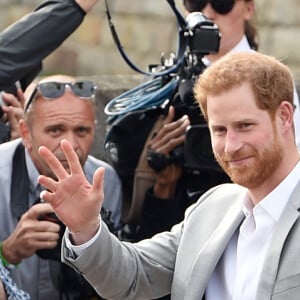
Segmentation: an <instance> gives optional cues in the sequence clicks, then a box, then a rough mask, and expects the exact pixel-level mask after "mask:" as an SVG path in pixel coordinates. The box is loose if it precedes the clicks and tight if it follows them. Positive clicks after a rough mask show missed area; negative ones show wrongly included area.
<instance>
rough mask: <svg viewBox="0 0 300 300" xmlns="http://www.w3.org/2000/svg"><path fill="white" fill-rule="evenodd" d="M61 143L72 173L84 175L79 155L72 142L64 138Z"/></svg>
mask: <svg viewBox="0 0 300 300" xmlns="http://www.w3.org/2000/svg"><path fill="white" fill-rule="evenodd" d="M60 145H61V148H62V150H63V152H64V155H65V157H66V158H67V161H68V164H69V167H70V170H71V173H72V174H82V175H84V173H83V170H82V166H81V164H80V161H79V158H78V155H77V154H76V152H75V151H74V149H73V147H72V145H71V143H70V142H69V141H67V140H62V141H61V143H60Z"/></svg>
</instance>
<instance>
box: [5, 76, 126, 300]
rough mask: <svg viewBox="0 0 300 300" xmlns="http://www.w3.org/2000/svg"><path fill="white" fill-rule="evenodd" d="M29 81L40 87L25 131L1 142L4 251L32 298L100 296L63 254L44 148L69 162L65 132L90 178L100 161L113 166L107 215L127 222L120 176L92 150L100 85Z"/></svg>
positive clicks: (27, 106) (30, 104) (108, 174)
mask: <svg viewBox="0 0 300 300" xmlns="http://www.w3.org/2000/svg"><path fill="white" fill-rule="evenodd" d="M29 88H30V89H33V90H32V92H31V93H30V94H31V96H30V97H29V100H28V101H27V103H26V104H25V109H24V117H23V119H21V120H20V122H19V131H20V135H21V139H17V140H14V141H10V142H7V143H3V144H2V145H0V157H1V160H0V168H1V174H0V191H1V206H0V227H1V232H0V241H1V247H0V250H1V251H0V254H1V255H0V258H1V260H2V262H3V263H4V264H5V266H6V267H8V268H12V270H11V275H12V278H13V279H14V280H15V281H16V283H17V285H18V287H19V288H21V289H23V290H25V291H26V292H28V293H29V294H30V297H31V299H32V300H34V299H43V300H47V299H51V300H53V299H82V300H83V299H91V298H92V297H98V296H97V294H96V293H95V291H94V290H91V291H90V290H89V289H88V286H86V285H84V284H82V282H83V280H84V279H83V278H80V280H81V281H79V279H78V281H77V282H76V283H75V282H74V278H76V277H74V276H73V277H72V276H71V275H70V273H67V271H66V272H65V270H66V267H67V266H66V265H64V264H62V263H61V262H60V241H61V238H62V234H63V232H64V227H62V226H61V224H60V223H59V222H57V219H56V218H55V215H52V212H53V211H52V208H51V207H50V205H48V204H47V203H41V201H40V200H39V193H40V191H41V186H40V185H38V183H37V178H38V176H39V174H45V175H46V174H48V176H54V175H53V174H52V173H51V171H50V169H49V168H48V167H47V166H46V164H45V163H44V162H43V161H42V159H41V157H40V156H39V154H38V152H37V149H38V148H39V146H40V145H45V144H46V145H48V147H50V149H51V151H52V152H53V153H54V154H55V155H56V157H58V158H59V159H60V161H61V162H62V163H63V162H64V161H65V158H64V155H63V153H62V152H61V150H60V147H59V145H60V141H61V139H63V138H64V139H67V140H69V141H70V142H71V143H72V145H73V147H74V148H75V149H76V153H77V155H78V157H79V159H80V161H81V164H82V166H83V167H84V170H85V174H86V175H87V176H88V178H89V180H91V181H92V180H93V175H94V172H95V170H96V169H97V168H98V167H99V166H103V167H105V169H106V181H107V182H106V184H105V187H104V189H105V199H106V200H105V204H104V207H105V210H104V211H101V216H102V217H104V218H106V220H108V221H110V222H113V223H114V224H115V225H116V226H118V224H119V223H120V217H121V201H122V200H121V185H120V180H119V178H118V176H117V174H116V173H115V171H114V170H113V169H112V168H111V166H109V165H108V164H107V163H105V162H103V161H101V160H98V159H96V158H94V157H92V156H90V155H89V151H90V149H91V146H92V143H93V140H94V133H95V125H96V120H95V106H94V95H95V88H96V87H95V85H94V83H93V82H91V81H84V80H83V81H75V80H74V78H72V77H69V76H66V75H53V76H50V77H46V78H44V79H43V80H42V81H40V82H39V83H38V84H37V85H36V84H33V85H30V86H29ZM25 94H26V95H27V91H26V93H25ZM26 98H27V97H26ZM27 99H28V98H27ZM9 174H11V176H10V175H9ZM37 199H38V200H37ZM108 211H109V212H110V213H109V214H108V216H107V215H106V214H107V212H108ZM99 213H100V210H99ZM70 214H72V212H71V211H70ZM73 274H76V272H73ZM67 276H68V277H67ZM70 281H71V282H70ZM81 284H82V285H81ZM81 287H82V289H81ZM61 297H66V298H61ZM92 299H95V298H92ZM96 299H100V298H96Z"/></svg>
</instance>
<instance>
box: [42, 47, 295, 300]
mask: <svg viewBox="0 0 300 300" xmlns="http://www.w3.org/2000/svg"><path fill="white" fill-rule="evenodd" d="M195 95H196V99H197V101H198V102H199V104H200V107H201V110H202V113H203V115H204V116H205V117H206V119H207V121H208V126H209V130H210V133H211V140H212V148H213V151H214V155H215V157H216V159H217V161H218V162H219V164H220V165H221V166H222V167H223V169H224V170H225V171H226V172H227V174H228V175H229V176H230V177H231V179H232V181H233V182H234V184H224V185H221V186H217V187H215V188H213V189H211V190H209V191H208V192H207V193H206V194H204V195H203V196H202V197H201V198H200V199H199V201H198V202H197V203H196V204H194V205H192V206H191V207H190V208H188V210H187V211H186V214H185V219H184V220H183V222H182V223H180V224H178V225H175V226H174V227H173V228H172V230H171V231H170V232H163V233H160V234H158V235H156V236H154V237H153V238H152V239H149V240H144V241H141V242H139V243H136V244H131V243H124V242H120V241H118V240H117V238H115V237H114V236H112V235H111V234H110V233H109V230H108V229H107V227H106V226H105V224H104V223H103V222H101V220H100V218H99V216H98V214H97V213H96V212H97V211H99V207H101V205H102V202H101V200H99V197H98V196H99V194H101V195H102V196H103V175H104V171H103V169H101V168H100V169H98V170H97V172H96V173H95V176H94V180H93V184H92V185H90V184H88V182H87V180H86V179H85V177H84V174H83V171H82V168H81V167H80V163H79V162H78V159H77V157H76V154H75V153H74V151H73V149H72V147H71V145H70V144H69V143H68V142H67V141H62V142H61V147H62V149H63V151H64V153H65V156H66V157H67V160H68V163H69V166H70V172H68V171H66V170H65V169H64V167H63V166H62V165H61V164H60V162H59V161H57V159H56V158H55V157H54V156H53V155H52V154H51V152H50V151H49V150H48V149H47V148H46V147H40V149H39V153H40V155H41V156H42V157H43V159H44V160H45V161H46V162H47V163H48V165H49V166H50V167H51V169H52V170H53V171H54V173H55V174H56V176H57V178H58V180H57V181H55V180H53V179H51V178H47V177H45V176H40V177H39V182H40V183H41V184H42V185H44V186H45V187H46V188H47V189H48V191H47V192H43V193H42V195H41V196H42V197H43V199H44V200H46V201H47V202H49V203H50V204H51V205H52V207H53V208H54V210H55V212H56V214H57V215H58V216H59V218H60V219H61V220H62V221H63V222H64V223H65V224H66V226H67V230H66V233H65V236H64V244H63V261H64V262H66V263H67V264H69V265H71V266H73V267H74V268H75V269H77V270H78V271H79V272H81V273H83V274H84V276H85V277H86V278H87V279H88V280H89V282H90V283H91V284H92V285H93V286H94V287H95V288H96V289H97V291H98V292H99V294H101V295H102V296H103V297H104V298H105V299H122V300H127V299H153V298H157V297H161V296H163V295H166V294H169V293H171V297H172V299H175V300H182V299H186V300H196V299H197V300H199V299H202V298H203V296H204V295H205V299H206V300H212V299H213V300H227V299H235V300H241V299H243V300H244V299H251V300H253V299H257V300H266V299H276V300H281V299H284V300H285V299H289V300H291V299H299V295H300V260H299V259H298V254H299V253H300V242H299V241H300V221H299V208H300V198H299V193H300V183H299V178H300V163H299V158H300V156H299V153H298V150H297V147H296V143H295V133H294V124H293V112H294V107H293V78H292V75H291V72H290V71H289V69H288V68H287V67H286V66H285V65H284V64H282V63H281V62H279V61H277V60H276V59H274V58H272V57H269V56H266V55H263V54H259V53H254V52H250V53H249V52H248V53H243V52H241V53H235V54H228V55H226V56H224V57H223V58H221V59H220V60H219V61H217V62H215V63H214V64H213V65H212V66H210V67H209V68H207V69H206V70H205V71H204V73H203V74H202V75H201V76H200V78H199V81H198V82H197V84H196V85H195ZM199 138H200V137H199ZM74 203H76V205H74ZM70 211H72V214H70V213H69V212H70ZM83 212H84V213H83Z"/></svg>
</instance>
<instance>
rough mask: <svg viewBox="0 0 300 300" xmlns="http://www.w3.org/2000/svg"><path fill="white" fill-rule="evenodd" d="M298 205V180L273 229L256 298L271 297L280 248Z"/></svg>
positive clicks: (280, 253)
mask: <svg viewBox="0 0 300 300" xmlns="http://www.w3.org/2000/svg"><path fill="white" fill-rule="evenodd" d="M299 207H300V182H299V183H298V185H297V186H296V188H295V191H294V192H293V194H292V196H291V199H290V201H289V202H288V203H287V205H286V208H285V209H284V211H283V213H282V216H281V217H280V224H279V226H278V227H277V228H276V229H275V231H274V234H273V237H272V240H271V244H270V248H269V249H268V252H267V256H266V259H265V263H264V266H263V269H262V273H261V276H260V281H259V285H258V289H257V295H256V298H257V299H259V300H265V299H271V297H272V294H273V291H274V285H275V281H276V277H277V273H278V268H279V262H280V258H281V256H282V249H283V247H284V244H285V242H286V239H287V236H288V234H289V233H290V230H291V228H292V227H293V225H294V223H295V221H296V220H297V219H298V218H299V212H298V209H299Z"/></svg>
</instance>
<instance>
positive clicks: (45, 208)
mask: <svg viewBox="0 0 300 300" xmlns="http://www.w3.org/2000/svg"><path fill="white" fill-rule="evenodd" d="M53 211H54V210H53V208H52V206H51V205H50V204H49V203H38V204H35V205H33V206H31V207H30V208H29V210H28V211H27V212H26V216H27V217H29V218H31V219H36V220H37V219H38V218H39V217H40V216H41V215H45V214H49V213H52V212H53Z"/></svg>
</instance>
